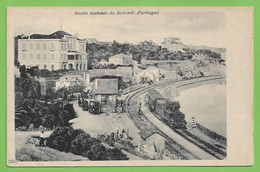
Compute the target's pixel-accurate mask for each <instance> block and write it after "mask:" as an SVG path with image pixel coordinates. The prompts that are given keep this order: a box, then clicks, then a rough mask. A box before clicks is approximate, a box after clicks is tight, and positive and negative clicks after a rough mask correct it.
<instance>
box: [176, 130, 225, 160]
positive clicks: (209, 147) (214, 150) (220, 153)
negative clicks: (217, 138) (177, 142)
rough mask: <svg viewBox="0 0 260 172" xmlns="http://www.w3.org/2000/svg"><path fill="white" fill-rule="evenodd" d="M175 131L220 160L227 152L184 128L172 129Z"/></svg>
mask: <svg viewBox="0 0 260 172" xmlns="http://www.w3.org/2000/svg"><path fill="white" fill-rule="evenodd" d="M173 130H174V131H175V132H176V133H178V134H179V135H181V136H182V137H184V138H185V139H186V140H188V141H189V142H191V143H193V144H194V145H196V146H198V147H199V148H201V149H202V150H204V151H205V152H207V153H209V154H210V155H212V156H214V157H215V158H217V159H219V160H222V159H225V158H226V156H227V153H226V152H224V151H222V150H221V149H219V148H217V147H215V146H214V145H211V144H210V143H208V142H206V141H204V140H202V139H200V138H199V137H197V136H195V135H193V134H192V133H190V132H189V131H187V130H185V129H173Z"/></svg>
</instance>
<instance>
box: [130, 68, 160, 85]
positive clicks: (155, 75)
mask: <svg viewBox="0 0 260 172" xmlns="http://www.w3.org/2000/svg"><path fill="white" fill-rule="evenodd" d="M161 79H162V75H161V73H160V70H159V69H158V68H156V67H149V68H147V69H145V70H142V71H140V72H138V73H137V74H136V75H135V82H136V83H140V82H141V83H147V82H148V81H149V80H151V81H153V82H158V81H160V80H161Z"/></svg>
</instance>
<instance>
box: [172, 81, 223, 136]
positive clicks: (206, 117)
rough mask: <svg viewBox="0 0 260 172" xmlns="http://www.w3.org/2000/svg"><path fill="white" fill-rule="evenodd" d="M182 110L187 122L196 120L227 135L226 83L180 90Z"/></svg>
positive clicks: (178, 98)
mask: <svg viewBox="0 0 260 172" xmlns="http://www.w3.org/2000/svg"><path fill="white" fill-rule="evenodd" d="M173 99H175V100H178V101H180V105H181V108H180V110H181V111H182V112H183V113H184V114H185V118H186V121H187V122H191V121H192V117H195V121H196V122H198V123H200V124H202V125H203V126H205V127H207V128H209V129H211V130H213V131H215V132H216V133H218V134H221V135H222V136H225V137H226V117H227V116H226V84H220V83H215V84H210V85H203V86H199V87H195V88H191V89H188V90H184V91H182V92H180V95H179V96H178V97H174V98H173Z"/></svg>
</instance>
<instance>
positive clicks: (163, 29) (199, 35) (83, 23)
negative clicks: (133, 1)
mask: <svg viewBox="0 0 260 172" xmlns="http://www.w3.org/2000/svg"><path fill="white" fill-rule="evenodd" d="M97 11H98V12H108V14H109V12H111V11H113V12H115V13H117V12H118V11H121V12H124V11H125V12H131V11H134V12H138V11H142V12H146V11H155V12H157V13H158V14H155V15H149V14H143V15H137V14H136V13H134V14H133V15H116V14H115V15H89V14H90V12H97ZM8 12H10V13H12V16H14V17H13V18H10V19H8V20H11V22H12V24H13V25H14V35H15V36H16V35H18V34H25V35H29V34H34V33H38V34H51V33H53V32H55V31H57V30H60V29H62V30H63V31H66V32H68V33H70V34H72V35H73V34H76V33H77V34H78V35H79V37H80V38H97V40H98V41H113V40H116V41H118V42H121V43H123V42H129V43H137V42H140V41H144V40H152V41H154V42H156V43H157V44H160V43H161V42H162V41H163V39H164V38H165V37H179V38H181V41H182V42H183V43H184V44H187V45H189V44H193V45H206V46H213V47H225V41H226V40H225V39H226V36H225V34H226V24H227V22H226V16H225V14H224V13H223V12H221V11H216V10H210V9H206V10H201V9H200V10H198V9H195V8H193V9H189V10H187V9H185V8H87V7H86V8H76V7H75V8H71V7H70V8H13V9H8ZM75 12H88V15H75Z"/></svg>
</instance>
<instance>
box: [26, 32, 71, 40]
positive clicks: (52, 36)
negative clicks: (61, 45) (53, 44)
mask: <svg viewBox="0 0 260 172" xmlns="http://www.w3.org/2000/svg"><path fill="white" fill-rule="evenodd" d="M65 35H69V36H71V34H69V33H67V32H65V31H62V30H59V31H56V32H54V33H52V34H49V35H44V34H33V35H31V36H30V39H62V38H63V37H64V36H65Z"/></svg>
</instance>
